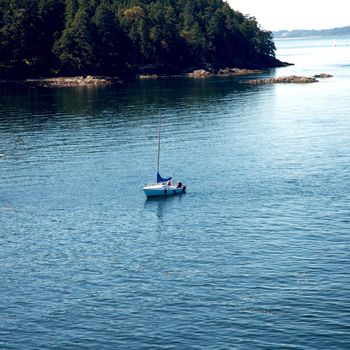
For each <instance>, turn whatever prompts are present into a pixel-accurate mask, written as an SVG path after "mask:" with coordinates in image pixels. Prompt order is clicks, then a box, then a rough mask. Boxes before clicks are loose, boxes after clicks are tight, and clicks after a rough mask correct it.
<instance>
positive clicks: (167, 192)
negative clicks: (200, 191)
mask: <svg viewBox="0 0 350 350" xmlns="http://www.w3.org/2000/svg"><path fill="white" fill-rule="evenodd" d="M185 190H186V186H183V187H175V186H166V187H165V186H164V185H160V184H155V185H147V186H145V187H144V188H143V191H144V192H145V195H146V196H147V197H158V196H175V195H178V194H181V193H185Z"/></svg>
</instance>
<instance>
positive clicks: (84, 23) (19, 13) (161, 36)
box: [0, 0, 281, 79]
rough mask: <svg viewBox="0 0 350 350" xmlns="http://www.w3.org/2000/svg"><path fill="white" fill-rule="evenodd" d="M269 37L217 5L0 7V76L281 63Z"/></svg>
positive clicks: (64, 0) (136, 1)
mask: <svg viewBox="0 0 350 350" xmlns="http://www.w3.org/2000/svg"><path fill="white" fill-rule="evenodd" d="M280 63H281V62H280V61H278V60H277V59H276V58H275V45H274V43H273V40H272V33H271V32H269V31H266V30H263V29H262V28H261V27H260V26H259V24H258V22H257V21H256V19H255V18H254V17H247V16H244V15H243V14H242V13H240V12H238V11H235V10H233V9H232V8H230V6H229V5H228V3H226V2H224V1H223V0H7V1H1V2H0V77H1V78H3V79H22V78H28V77H31V78H37V77H43V76H49V77H50V76H51V77H52V76H78V75H83V76H84V75H85V76H86V75H103V76H118V77H122V78H126V77H132V76H135V75H137V74H176V73H182V72H188V71H190V70H194V69H207V70H212V69H221V68H225V67H239V68H255V69H256V68H267V67H273V66H278V65H280Z"/></svg>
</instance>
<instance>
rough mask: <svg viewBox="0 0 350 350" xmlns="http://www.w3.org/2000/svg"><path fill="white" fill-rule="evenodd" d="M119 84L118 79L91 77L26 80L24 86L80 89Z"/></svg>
mask: <svg viewBox="0 0 350 350" xmlns="http://www.w3.org/2000/svg"><path fill="white" fill-rule="evenodd" d="M116 82H120V80H119V79H118V78H111V77H96V76H92V75H88V76H86V77H84V76H77V77H57V78H44V79H27V80H25V81H24V83H25V84H28V85H34V86H44V87H81V86H101V85H110V84H114V83H116Z"/></svg>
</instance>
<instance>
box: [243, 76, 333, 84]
mask: <svg viewBox="0 0 350 350" xmlns="http://www.w3.org/2000/svg"><path fill="white" fill-rule="evenodd" d="M331 77H332V75H331V74H326V73H321V74H316V75H314V76H312V77H304V76H298V75H290V76H285V77H277V78H268V79H253V80H248V81H245V83H247V84H252V85H258V84H309V83H317V82H318V80H317V78H318V79H322V78H331Z"/></svg>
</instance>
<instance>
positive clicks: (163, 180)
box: [157, 173, 172, 183]
mask: <svg viewBox="0 0 350 350" xmlns="http://www.w3.org/2000/svg"><path fill="white" fill-rule="evenodd" d="M171 179H172V177H168V178H162V177H161V176H160V174H159V173H157V183H159V182H167V181H169V180H171Z"/></svg>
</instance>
